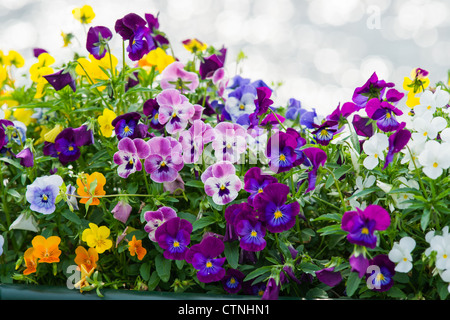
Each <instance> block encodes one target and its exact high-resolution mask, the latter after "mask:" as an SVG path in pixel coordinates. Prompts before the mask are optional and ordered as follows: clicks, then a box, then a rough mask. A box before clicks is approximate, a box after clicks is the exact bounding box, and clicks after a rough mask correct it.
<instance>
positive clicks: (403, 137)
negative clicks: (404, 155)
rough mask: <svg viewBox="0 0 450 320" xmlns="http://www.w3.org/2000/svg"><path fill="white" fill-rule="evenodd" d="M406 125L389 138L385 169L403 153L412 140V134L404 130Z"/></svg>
mask: <svg viewBox="0 0 450 320" xmlns="http://www.w3.org/2000/svg"><path fill="white" fill-rule="evenodd" d="M405 125H406V123H403V125H402V126H400V127H399V130H397V131H395V132H394V134H391V135H390V136H389V147H388V152H387V154H386V161H385V163H384V167H383V169H386V168H387V167H388V165H389V164H390V163H391V162H392V161H393V159H394V155H395V154H396V153H399V152H400V151H402V149H403V148H404V147H405V146H406V145H407V144H408V142H409V140H410V139H411V132H410V131H409V130H407V129H403V128H404V126H405Z"/></svg>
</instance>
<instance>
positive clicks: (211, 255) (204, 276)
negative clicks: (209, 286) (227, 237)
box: [186, 236, 226, 283]
mask: <svg viewBox="0 0 450 320" xmlns="http://www.w3.org/2000/svg"><path fill="white" fill-rule="evenodd" d="M224 250H225V245H224V243H223V241H222V240H220V239H218V238H216V237H212V236H210V237H206V238H204V239H203V240H202V241H201V242H200V243H199V244H195V245H193V246H192V247H191V248H190V249H189V251H188V252H187V254H186V262H188V263H191V264H192V266H193V267H194V268H195V269H196V270H197V271H198V272H197V278H198V280H199V281H200V282H203V283H210V282H214V281H220V280H221V279H222V278H223V277H224V276H225V269H224V268H223V267H222V266H223V264H224V263H225V260H226V258H225V257H223V258H220V257H219V256H220V255H221V254H222V253H223V251H224Z"/></svg>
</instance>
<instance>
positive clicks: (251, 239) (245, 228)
mask: <svg viewBox="0 0 450 320" xmlns="http://www.w3.org/2000/svg"><path fill="white" fill-rule="evenodd" d="M236 220H237V223H236V224H235V230H236V234H237V235H238V236H239V246H240V247H241V248H242V249H243V250H246V251H251V252H257V251H261V250H263V249H264V248H265V247H266V240H265V239H264V237H265V235H266V228H265V227H264V225H263V223H262V222H261V221H258V220H252V219H249V220H247V219H236Z"/></svg>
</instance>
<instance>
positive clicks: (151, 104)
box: [142, 99, 164, 131]
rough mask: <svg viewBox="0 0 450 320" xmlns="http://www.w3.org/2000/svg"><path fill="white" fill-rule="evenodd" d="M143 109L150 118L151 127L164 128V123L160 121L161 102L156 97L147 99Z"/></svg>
mask: <svg viewBox="0 0 450 320" xmlns="http://www.w3.org/2000/svg"><path fill="white" fill-rule="evenodd" d="M142 111H143V112H144V115H145V116H146V117H147V119H149V120H150V123H149V124H150V127H152V128H153V129H155V130H158V131H159V130H161V129H163V128H164V125H162V124H161V123H159V104H158V102H157V101H156V99H148V100H146V101H145V102H144V105H143V109H142Z"/></svg>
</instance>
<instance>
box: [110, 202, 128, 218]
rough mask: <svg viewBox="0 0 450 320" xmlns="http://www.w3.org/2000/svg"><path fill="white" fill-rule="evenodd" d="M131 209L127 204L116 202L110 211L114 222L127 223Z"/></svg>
mask: <svg viewBox="0 0 450 320" xmlns="http://www.w3.org/2000/svg"><path fill="white" fill-rule="evenodd" d="M131 210H132V207H131V206H130V204H129V203H127V202H125V201H123V200H120V201H119V202H117V204H116V206H115V207H114V209H112V211H111V213H112V214H113V215H114V218H115V219H116V220H119V221H120V222H122V223H127V220H128V218H129V217H130V214H131Z"/></svg>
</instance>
